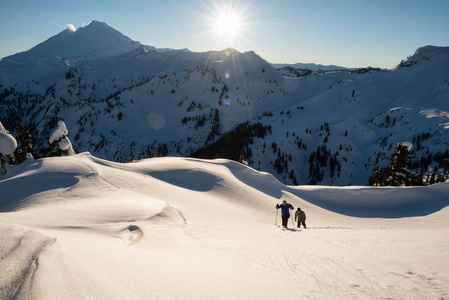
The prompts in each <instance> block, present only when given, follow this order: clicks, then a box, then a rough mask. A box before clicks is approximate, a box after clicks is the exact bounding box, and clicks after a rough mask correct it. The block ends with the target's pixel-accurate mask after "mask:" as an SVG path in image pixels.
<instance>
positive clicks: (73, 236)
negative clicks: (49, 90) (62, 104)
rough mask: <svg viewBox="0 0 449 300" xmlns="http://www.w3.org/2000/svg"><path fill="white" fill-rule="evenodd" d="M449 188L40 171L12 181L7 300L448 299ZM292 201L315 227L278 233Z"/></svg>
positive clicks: (232, 169) (133, 170) (211, 166)
mask: <svg viewBox="0 0 449 300" xmlns="http://www.w3.org/2000/svg"><path fill="white" fill-rule="evenodd" d="M50 182H53V183H50ZM448 188H449V187H448V185H447V184H439V185H436V186H434V187H428V188H366V187H346V188H331V187H319V186H315V187H308V186H299V187H290V186H285V185H283V184H281V183H280V182H279V181H277V180H276V179H275V178H274V177H273V176H272V175H270V174H267V173H263V172H258V171H256V170H254V169H252V168H250V167H248V166H245V165H242V164H239V163H236V162H232V161H228V160H223V159H220V160H199V159H186V158H175V157H164V158H153V159H145V160H140V161H135V162H131V163H126V164H123V163H115V162H109V161H106V160H103V159H99V158H96V157H93V156H91V155H90V154H89V153H82V154H78V155H75V156H69V157H61V158H46V159H41V160H37V161H34V162H27V163H25V164H23V165H20V166H12V167H11V170H10V172H8V177H7V178H2V179H1V180H0V190H1V191H2V192H3V191H7V194H5V193H0V203H3V204H4V203H7V204H8V205H3V206H2V207H3V212H1V213H0V267H1V268H0V298H2V299H131V298H132V299H180V298H187V299H211V298H214V299H241V298H244V299H277V298H279V297H282V296H283V297H287V298H291V299H296V298H308V299H348V298H349V299H379V298H383V299H387V298H391V299H417V298H419V299H439V298H443V299H444V298H446V297H447V296H448V295H449V290H448V286H449V281H448V278H449V265H448V261H449V259H448V258H449V252H448V248H447V243H448V242H449V240H448V236H449V232H448V230H449V218H448V213H449V210H448V203H447V200H444V195H446V194H447V191H448ZM12 191H19V192H18V194H17V195H15V194H14V193H13V192H12ZM6 195H7V196H6ZM14 195H15V196H14ZM282 200H286V201H288V202H290V203H291V204H292V205H293V206H294V208H295V210H296V209H297V208H298V207H301V209H302V210H304V211H305V212H306V215H307V220H306V223H307V229H303V228H300V229H298V228H296V226H293V224H292V219H290V220H289V228H288V229H282V228H280V227H279V226H276V225H275V224H277V225H279V224H280V222H281V221H280V215H279V213H278V212H277V210H276V209H275V205H276V203H279V202H281V201H282ZM8 207H9V208H8ZM292 213H293V212H292Z"/></svg>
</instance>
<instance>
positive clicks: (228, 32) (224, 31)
mask: <svg viewBox="0 0 449 300" xmlns="http://www.w3.org/2000/svg"><path fill="white" fill-rule="evenodd" d="M215 29H216V30H217V32H218V33H219V34H220V35H222V36H224V37H228V38H232V37H235V36H236V35H238V34H239V32H240V20H239V18H238V16H237V14H234V13H232V12H221V13H220V14H218V15H217V19H216V20H215Z"/></svg>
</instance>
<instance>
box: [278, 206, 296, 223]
mask: <svg viewBox="0 0 449 300" xmlns="http://www.w3.org/2000/svg"><path fill="white" fill-rule="evenodd" d="M279 208H280V209H281V216H282V227H284V228H287V224H288V219H289V218H290V209H291V210H294V208H293V206H292V205H291V204H290V203H287V201H285V200H284V201H282V204H281V205H279V204H276V209H279Z"/></svg>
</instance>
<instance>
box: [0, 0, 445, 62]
mask: <svg viewBox="0 0 449 300" xmlns="http://www.w3.org/2000/svg"><path fill="white" fill-rule="evenodd" d="M223 11H227V12H229V13H232V14H234V15H236V18H237V19H238V22H239V27H238V29H237V30H236V31H237V32H236V33H235V34H234V35H232V36H226V37H224V36H223V33H222V32H217V30H216V29H215V21H216V19H217V18H218V16H219V15H220V12H223ZM448 15H449V1H447V0H426V1H416V0H407V1H405V0H375V1H374V0H373V1H372V0H307V1H306V0H276V1H273V0H270V1H268V0H240V1H231V0H203V1H199V0H164V1H150V0H146V1H144V0H133V1H123V0H120V1H118V0H109V1H95V0H77V1H49V0H40V1H35V0H33V1H29V0H15V1H2V4H1V10H0V58H1V57H5V56H8V55H11V54H14V53H17V52H21V51H25V50H28V49H30V48H31V47H33V46H35V45H37V44H39V43H41V42H43V41H45V40H46V39H48V38H49V37H51V36H53V35H56V34H58V33H59V32H61V31H62V30H64V28H65V26H66V24H73V25H74V26H75V27H76V28H79V27H81V26H83V25H85V24H87V23H89V22H90V21H91V20H97V21H102V22H106V23H107V24H108V25H109V26H111V27H113V28H115V29H117V30H118V31H120V32H121V33H123V34H124V35H126V36H128V37H130V38H131V39H133V40H137V41H139V42H141V43H142V44H145V45H151V46H155V47H158V48H175V49H180V48H189V49H190V50H192V51H208V50H222V49H224V48H227V47H229V46H230V47H233V48H235V49H237V50H238V51H241V52H243V51H248V50H253V51H255V52H256V53H257V54H259V55H260V56H262V57H263V58H264V59H266V60H268V61H270V62H275V63H296V62H302V63H319V64H335V65H340V66H346V67H364V66H373V67H383V68H391V67H394V66H395V65H396V64H398V63H399V62H400V61H401V60H402V59H404V58H406V57H407V56H409V55H411V54H413V53H414V51H415V50H416V49H417V48H419V47H422V46H426V45H435V46H449V17H448Z"/></svg>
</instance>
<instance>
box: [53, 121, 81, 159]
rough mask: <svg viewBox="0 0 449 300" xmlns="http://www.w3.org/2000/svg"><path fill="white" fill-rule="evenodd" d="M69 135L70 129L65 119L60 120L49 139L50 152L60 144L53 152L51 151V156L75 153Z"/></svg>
mask: <svg viewBox="0 0 449 300" xmlns="http://www.w3.org/2000/svg"><path fill="white" fill-rule="evenodd" d="M68 135H69V131H68V130H67V126H66V125H65V123H64V121H62V120H61V121H59V122H58V125H57V126H56V128H55V129H54V130H53V132H52V134H51V135H50V138H49V139H48V143H49V144H50V147H49V149H48V152H51V150H52V149H54V148H55V146H56V145H58V148H57V149H56V150H55V151H54V152H53V153H50V154H49V156H61V155H75V151H73V147H72V142H70V140H69V138H68Z"/></svg>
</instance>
